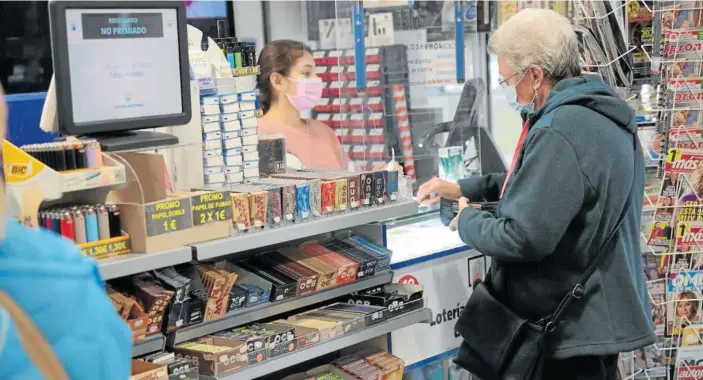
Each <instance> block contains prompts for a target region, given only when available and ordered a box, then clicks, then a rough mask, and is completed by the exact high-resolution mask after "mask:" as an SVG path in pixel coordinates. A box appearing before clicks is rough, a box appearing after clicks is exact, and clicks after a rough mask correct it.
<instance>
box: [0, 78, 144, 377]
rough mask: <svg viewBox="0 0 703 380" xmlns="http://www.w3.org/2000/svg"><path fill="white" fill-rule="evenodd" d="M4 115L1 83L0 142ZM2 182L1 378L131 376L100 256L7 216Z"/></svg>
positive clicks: (124, 333)
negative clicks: (90, 256) (86, 253)
mask: <svg viewBox="0 0 703 380" xmlns="http://www.w3.org/2000/svg"><path fill="white" fill-rule="evenodd" d="M6 120H7V113H6V107H5V102H4V96H3V93H2V88H0V142H2V139H3V138H4V136H5V123H6ZM4 189H5V183H4V181H2V180H0V379H23V380H24V379H27V380H34V379H37V380H38V379H49V380H64V379H72V380H73V379H86V380H94V379H120V380H123V379H127V378H128V377H129V376H130V363H131V353H132V339H131V333H130V331H129V328H128V327H127V325H126V324H125V323H124V322H123V321H122V320H121V319H120V317H119V316H118V315H117V312H116V311H115V308H114V306H113V305H112V303H111V302H110V300H109V299H108V296H107V294H106V293H105V289H104V287H103V283H102V280H101V278H100V274H99V272H98V267H97V263H96V262H95V260H92V259H88V258H86V257H83V256H82V255H81V253H80V252H79V251H78V249H77V248H76V246H75V245H74V244H73V243H72V242H69V241H68V240H66V239H64V238H62V237H60V236H58V235H56V234H53V233H50V232H47V231H43V230H39V229H33V228H27V227H24V226H22V225H21V224H19V223H18V222H16V221H15V220H13V219H11V218H8V217H7V215H6V214H5V211H6V210H5V191H4Z"/></svg>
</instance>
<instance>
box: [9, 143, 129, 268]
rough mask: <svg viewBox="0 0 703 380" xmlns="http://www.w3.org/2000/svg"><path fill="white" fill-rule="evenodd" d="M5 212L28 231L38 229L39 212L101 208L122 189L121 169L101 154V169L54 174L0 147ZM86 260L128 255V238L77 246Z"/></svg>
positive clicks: (15, 151) (21, 153)
mask: <svg viewBox="0 0 703 380" xmlns="http://www.w3.org/2000/svg"><path fill="white" fill-rule="evenodd" d="M2 155H3V160H4V165H3V173H4V176H5V191H6V200H7V202H8V212H9V213H10V214H11V215H12V216H13V217H14V218H15V219H17V220H18V221H20V222H21V223H22V224H24V225H26V226H28V227H35V228H36V227H39V219H38V213H39V208H40V207H43V206H51V205H56V204H66V203H81V204H104V203H105V201H106V200H107V198H108V193H109V192H110V191H112V190H115V189H118V188H120V187H121V186H124V184H125V181H126V175H125V168H124V166H123V165H121V164H120V163H118V162H117V161H116V160H114V159H113V158H112V157H111V156H110V155H107V154H103V158H102V161H103V166H102V167H100V168H97V169H79V170H71V171H62V172H57V171H55V170H53V169H51V168H50V167H48V166H47V165H45V164H44V163H42V162H41V161H39V160H37V159H35V158H34V157H32V156H30V155H29V154H27V153H25V152H24V151H23V150H22V149H20V148H18V147H16V146H15V145H13V144H12V143H11V142H9V141H7V140H5V141H3V143H2ZM78 247H79V248H80V249H81V250H82V251H83V254H84V255H86V256H90V257H94V258H104V257H109V256H115V255H120V254H124V253H129V252H130V250H131V248H130V238H129V235H128V234H126V233H124V231H123V233H122V236H119V237H115V238H110V239H104V240H99V241H95V242H90V243H84V244H78Z"/></svg>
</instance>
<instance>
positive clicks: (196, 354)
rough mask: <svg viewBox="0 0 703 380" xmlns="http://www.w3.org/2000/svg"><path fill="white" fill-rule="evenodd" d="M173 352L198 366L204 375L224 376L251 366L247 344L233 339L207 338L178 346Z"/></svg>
mask: <svg viewBox="0 0 703 380" xmlns="http://www.w3.org/2000/svg"><path fill="white" fill-rule="evenodd" d="M207 346H211V347H207ZM173 352H175V353H176V356H178V357H179V358H184V359H187V360H190V361H191V362H193V363H194V364H197V365H198V371H200V374H202V375H210V376H217V375H222V374H225V373H228V372H231V371H234V370H237V369H240V368H242V367H245V366H247V365H248V364H249V358H248V355H247V345H246V343H245V342H240V341H236V340H233V339H220V338H217V337H214V336H207V337H204V338H202V339H200V340H198V341H197V342H186V343H181V344H179V345H176V346H175V347H174V348H173Z"/></svg>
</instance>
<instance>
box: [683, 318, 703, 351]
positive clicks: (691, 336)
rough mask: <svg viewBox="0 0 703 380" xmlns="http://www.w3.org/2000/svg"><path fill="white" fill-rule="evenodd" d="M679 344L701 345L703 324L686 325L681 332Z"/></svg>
mask: <svg viewBox="0 0 703 380" xmlns="http://www.w3.org/2000/svg"><path fill="white" fill-rule="evenodd" d="M680 346H681V347H684V346H703V324H700V323H696V324H692V325H690V326H686V327H685V328H684V329H683V332H682V333H681V342H680Z"/></svg>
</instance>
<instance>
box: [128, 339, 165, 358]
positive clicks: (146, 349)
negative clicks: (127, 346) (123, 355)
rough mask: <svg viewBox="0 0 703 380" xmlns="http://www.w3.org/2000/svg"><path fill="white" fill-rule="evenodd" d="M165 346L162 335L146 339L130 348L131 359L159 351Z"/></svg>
mask: <svg viewBox="0 0 703 380" xmlns="http://www.w3.org/2000/svg"><path fill="white" fill-rule="evenodd" d="M165 344H166V337H165V336H164V335H162V334H158V335H154V336H150V337H147V338H146V339H144V340H142V341H139V342H137V343H135V344H134V345H133V346H132V357H137V356H142V355H146V354H150V353H152V352H157V351H161V350H163V349H164V345H165Z"/></svg>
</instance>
